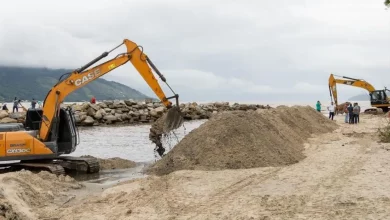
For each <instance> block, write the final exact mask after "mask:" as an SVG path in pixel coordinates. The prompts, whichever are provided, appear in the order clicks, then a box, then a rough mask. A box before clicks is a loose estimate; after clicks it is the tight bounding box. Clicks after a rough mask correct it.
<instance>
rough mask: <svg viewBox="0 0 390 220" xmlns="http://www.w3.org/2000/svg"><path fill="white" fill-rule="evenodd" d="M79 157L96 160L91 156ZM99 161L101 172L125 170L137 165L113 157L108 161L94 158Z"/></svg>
mask: <svg viewBox="0 0 390 220" xmlns="http://www.w3.org/2000/svg"><path fill="white" fill-rule="evenodd" d="M81 157H88V158H96V157H93V156H91V155H84V156H81ZM96 159H98V161H99V164H100V169H101V170H114V169H127V168H132V167H135V166H136V165H137V164H136V163H135V162H134V161H131V160H126V159H122V158H119V157H113V158H108V159H102V158H96Z"/></svg>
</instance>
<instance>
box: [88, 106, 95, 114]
mask: <svg viewBox="0 0 390 220" xmlns="http://www.w3.org/2000/svg"><path fill="white" fill-rule="evenodd" d="M95 114H96V110H95V109H93V108H92V107H90V108H89V109H88V110H87V115H88V116H95Z"/></svg>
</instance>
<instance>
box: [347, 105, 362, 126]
mask: <svg viewBox="0 0 390 220" xmlns="http://www.w3.org/2000/svg"><path fill="white" fill-rule="evenodd" d="M344 113H345V121H344V122H345V123H349V124H357V123H359V122H360V117H359V116H360V106H359V104H358V103H357V102H355V103H353V106H352V103H345V106H344Z"/></svg>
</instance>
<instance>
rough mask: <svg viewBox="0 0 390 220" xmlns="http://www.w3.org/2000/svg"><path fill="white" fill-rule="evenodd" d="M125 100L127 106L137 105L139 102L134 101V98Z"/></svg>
mask: <svg viewBox="0 0 390 220" xmlns="http://www.w3.org/2000/svg"><path fill="white" fill-rule="evenodd" d="M124 102H125V104H126V105H127V106H133V105H136V104H137V102H135V101H133V100H125V101H124Z"/></svg>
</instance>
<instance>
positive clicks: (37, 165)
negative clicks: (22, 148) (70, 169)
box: [0, 161, 65, 175]
mask: <svg viewBox="0 0 390 220" xmlns="http://www.w3.org/2000/svg"><path fill="white" fill-rule="evenodd" d="M0 167H2V168H3V169H1V173H5V172H12V171H19V170H22V169H25V170H30V171H43V170H44V171H48V172H50V173H53V174H56V175H65V169H64V168H63V167H62V166H60V165H57V164H52V163H47V162H23V161H22V162H19V163H11V164H1V165H0Z"/></svg>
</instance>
